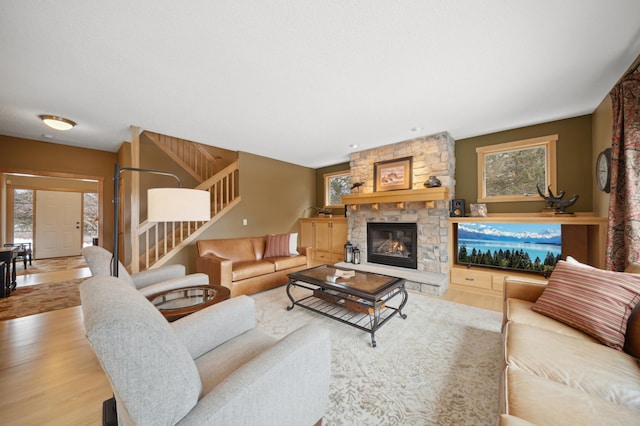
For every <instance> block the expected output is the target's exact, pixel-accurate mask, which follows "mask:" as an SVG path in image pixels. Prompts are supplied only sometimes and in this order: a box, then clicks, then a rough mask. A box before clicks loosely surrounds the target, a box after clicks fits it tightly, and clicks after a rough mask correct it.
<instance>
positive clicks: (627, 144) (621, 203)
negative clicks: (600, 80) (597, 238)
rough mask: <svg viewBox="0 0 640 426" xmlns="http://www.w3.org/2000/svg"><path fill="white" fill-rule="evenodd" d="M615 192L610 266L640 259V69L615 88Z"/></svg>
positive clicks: (619, 267)
mask: <svg viewBox="0 0 640 426" xmlns="http://www.w3.org/2000/svg"><path fill="white" fill-rule="evenodd" d="M610 95H611V101H612V104H613V137H612V139H611V192H610V200H609V226H608V232H607V256H606V258H607V264H606V268H607V269H609V270H613V271H623V270H624V269H625V267H626V266H627V265H628V264H629V263H631V262H640V69H638V67H637V66H636V68H635V70H633V71H632V72H630V73H629V74H627V75H626V76H625V77H624V78H622V79H621V80H620V82H618V84H617V85H616V86H615V87H614V88H613V90H611V93H610Z"/></svg>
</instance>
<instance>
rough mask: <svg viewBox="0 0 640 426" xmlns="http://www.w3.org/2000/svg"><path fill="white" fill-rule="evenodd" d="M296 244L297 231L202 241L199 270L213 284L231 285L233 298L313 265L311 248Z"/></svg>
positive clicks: (277, 282)
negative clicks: (294, 232)
mask: <svg viewBox="0 0 640 426" xmlns="http://www.w3.org/2000/svg"><path fill="white" fill-rule="evenodd" d="M285 240H286V241H285ZM296 244H297V234H280V235H266V236H262V237H244V238H227V239H214V240H200V241H198V242H197V243H196V248H197V251H198V253H197V254H198V256H197V258H196V270H197V271H198V272H202V273H205V274H207V275H208V276H209V283H210V284H214V285H223V286H225V287H228V288H229V289H230V290H231V297H235V296H239V295H242V294H253V293H258V292H260V291H264V290H268V289H270V288H274V287H277V286H280V285H283V284H285V283H287V281H288V278H287V274H290V273H292V272H296V271H300V270H302V269H306V268H310V267H311V263H310V262H311V256H310V255H309V254H310V253H308V251H309V252H310V251H311V248H310V247H296ZM285 246H286V247H285Z"/></svg>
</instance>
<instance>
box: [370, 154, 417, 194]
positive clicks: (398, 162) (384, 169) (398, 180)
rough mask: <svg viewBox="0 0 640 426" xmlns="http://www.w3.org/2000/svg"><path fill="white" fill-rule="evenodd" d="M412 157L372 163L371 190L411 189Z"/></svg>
mask: <svg viewBox="0 0 640 426" xmlns="http://www.w3.org/2000/svg"><path fill="white" fill-rule="evenodd" d="M412 163H413V157H404V158H396V159H393V160H388V161H379V162H377V163H374V164H373V191H374V192H382V191H396V190H399V189H411V185H412V178H413V176H412V175H413V173H412Z"/></svg>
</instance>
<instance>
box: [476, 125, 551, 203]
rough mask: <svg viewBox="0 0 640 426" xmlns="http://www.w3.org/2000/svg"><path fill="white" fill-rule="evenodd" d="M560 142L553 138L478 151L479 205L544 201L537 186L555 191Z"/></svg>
mask: <svg viewBox="0 0 640 426" xmlns="http://www.w3.org/2000/svg"><path fill="white" fill-rule="evenodd" d="M557 140H558V135H551V136H543V137H540V138H534V139H526V140H522V141H516V142H508V143H502V144H497V145H489V146H482V147H478V148H476V154H477V156H478V202H484V203H486V202H500V201H540V200H541V198H540V196H539V195H538V190H537V188H536V187H537V186H539V187H540V189H541V190H542V192H543V193H546V192H547V188H548V187H549V186H551V189H552V190H553V191H555V190H556V141H557Z"/></svg>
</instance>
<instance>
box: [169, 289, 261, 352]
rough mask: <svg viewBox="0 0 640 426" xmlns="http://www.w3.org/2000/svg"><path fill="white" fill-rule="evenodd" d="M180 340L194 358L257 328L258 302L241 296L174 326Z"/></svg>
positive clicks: (192, 315)
mask: <svg viewBox="0 0 640 426" xmlns="http://www.w3.org/2000/svg"><path fill="white" fill-rule="evenodd" d="M171 326H172V327H173V330H174V331H175V333H176V335H177V336H178V339H179V340H180V341H181V342H182V343H183V344H184V345H185V346H186V348H187V350H188V351H189V353H190V354H191V356H192V357H193V359H196V358H198V357H199V356H200V355H202V354H204V353H207V352H209V351H210V350H211V349H213V348H215V347H217V346H220V345H221V344H223V343H224V342H226V341H227V340H230V339H233V338H234V337H236V336H239V335H240V334H242V333H244V332H245V331H247V330H250V329H252V328H255V326H256V319H255V302H254V301H253V299H252V298H250V297H248V296H238V297H234V298H233V299H228V300H225V301H223V302H220V303H217V304H215V305H212V306H209V307H207V308H205V309H202V310H200V311H197V312H194V313H193V314H191V315H188V316H186V317H182V318H180V319H178V320H176V321H174V322H172V323H171Z"/></svg>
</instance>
